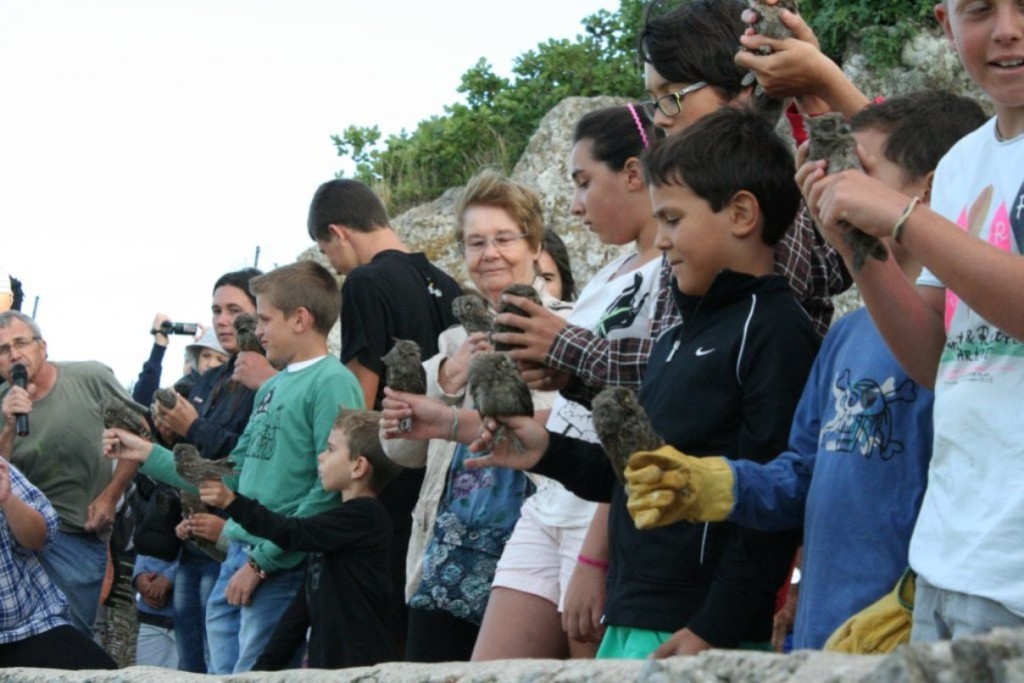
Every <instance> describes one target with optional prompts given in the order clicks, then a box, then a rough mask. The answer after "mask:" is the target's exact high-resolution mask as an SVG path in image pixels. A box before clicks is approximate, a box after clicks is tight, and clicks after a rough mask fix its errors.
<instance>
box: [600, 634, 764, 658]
mask: <svg viewBox="0 0 1024 683" xmlns="http://www.w3.org/2000/svg"><path fill="white" fill-rule="evenodd" d="M672 635H673V634H671V633H668V632H666V631H651V630H649V629H643V628H633V627H631V626H609V627H608V628H606V629H605V632H604V638H602V639H601V647H599V648H598V650H597V659H646V658H647V657H650V656H651V654H652V653H653V652H654V651H655V650H657V649H658V648H659V647H661V645H662V643H664V642H665V641H666V640H668V639H669V638H671V637H672ZM736 649H737V650H756V651H763V652H774V651H775V650H774V649H773V648H772V644H771V643H747V642H745V643H740V644H739V645H738V646H737V647H736Z"/></svg>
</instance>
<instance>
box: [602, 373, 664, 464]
mask: <svg viewBox="0 0 1024 683" xmlns="http://www.w3.org/2000/svg"><path fill="white" fill-rule="evenodd" d="M591 407H592V414H593V417H594V431H596V432H597V437H598V438H599V439H600V440H601V445H602V446H603V447H604V452H605V453H607V454H608V459H609V460H610V461H611V463H612V469H613V470H615V475H616V476H617V477H618V478H619V481H621V482H622V483H623V484H625V483H626V477H625V475H624V474H623V472H625V470H626V464H627V463H628V462H629V456H630V455H631V454H633V453H636V452H637V451H653V450H655V449H658V448H661V447H662V446H664V445H665V442H664V441H663V440H662V439H661V437H659V436H658V435H657V434H655V433H654V428H653V427H651V421H650V420H649V419H648V417H647V413H646V412H645V411H644V409H643V406H641V405H640V403H638V402H637V400H636V395H635V394H634V393H633V391H632V390H630V389H627V388H625V387H608V388H606V389H603V390H602V391H601V393H599V394H598V395H597V396H595V397H594V401H593V403H592V404H591Z"/></svg>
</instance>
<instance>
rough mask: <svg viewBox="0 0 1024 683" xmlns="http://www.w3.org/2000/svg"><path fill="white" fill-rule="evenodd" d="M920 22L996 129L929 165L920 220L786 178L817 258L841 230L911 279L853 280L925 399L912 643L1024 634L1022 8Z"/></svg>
mask: <svg viewBox="0 0 1024 683" xmlns="http://www.w3.org/2000/svg"><path fill="white" fill-rule="evenodd" d="M935 15H936V18H937V19H938V20H939V23H940V24H941V25H942V27H943V29H944V30H945V32H946V35H947V37H948V38H949V39H950V41H951V42H952V43H953V45H954V46H955V48H956V51H957V53H958V55H959V57H960V60H961V62H962V63H963V65H964V68H965V69H966V70H967V72H968V74H970V76H971V78H972V79H973V80H974V82H975V83H977V84H978V86H979V87H981V89H982V90H984V91H985V93H986V94H987V95H988V96H989V97H990V98H991V99H992V101H993V102H994V104H995V107H996V116H995V118H993V119H992V120H991V121H989V122H988V123H987V124H985V125H984V126H982V127H981V128H980V129H978V130H977V131H976V132H975V133H973V134H971V135H969V136H967V137H966V138H964V139H963V140H962V141H961V142H960V143H959V144H957V145H956V146H955V147H954V148H953V149H952V150H951V151H950V152H949V154H947V155H946V157H945V158H944V159H943V160H942V162H941V163H940V164H939V167H938V170H937V172H936V175H935V183H934V188H933V192H932V201H931V206H930V207H927V206H924V205H922V204H921V203H920V200H919V198H917V197H913V198H911V197H907V196H904V195H902V194H900V193H899V192H896V191H894V190H891V189H889V188H887V187H885V186H884V185H882V184H881V183H879V182H877V181H874V180H872V179H870V178H868V177H867V176H866V175H864V174H862V173H858V172H852V171H847V172H845V173H840V174H837V175H832V176H826V175H825V169H824V168H823V163H822V162H812V163H807V164H804V166H802V167H801V169H800V170H799V172H798V174H797V179H798V182H800V183H801V185H802V187H803V190H804V196H805V197H806V198H807V202H808V205H809V206H810V208H811V209H812V211H814V212H815V214H816V216H817V218H818V222H819V225H821V226H822V227H823V228H824V229H825V231H826V233H827V234H828V236H829V239H830V241H832V243H833V244H836V245H842V243H843V240H842V233H843V232H844V231H845V230H849V229H851V228H852V227H856V228H858V229H860V230H862V231H864V232H866V233H869V234H872V235H875V236H877V237H890V236H891V237H892V238H893V239H894V240H895V241H896V242H898V243H900V244H901V245H902V246H904V247H905V248H906V249H907V250H908V251H909V252H910V253H911V254H912V255H913V256H914V257H915V258H916V259H917V260H919V261H920V262H921V263H922V264H923V265H924V267H925V271H924V273H923V274H922V276H921V277H920V279H919V280H918V283H917V285H918V286H917V291H916V292H915V290H914V288H913V286H912V285H911V284H910V283H908V282H906V281H905V280H904V279H903V278H901V277H900V275H899V270H898V268H897V267H896V265H895V264H894V263H893V262H892V260H889V261H888V262H885V263H882V262H878V261H869V263H868V264H867V265H865V266H864V268H863V270H861V271H860V272H859V273H855V274H854V275H855V279H856V282H857V285H858V286H859V288H860V291H861V293H862V294H863V296H864V300H865V302H866V303H867V305H868V308H869V309H870V311H871V314H872V317H873V318H874V320H875V321H876V323H877V324H878V327H879V329H880V330H881V332H882V334H883V336H884V338H885V340H886V343H887V344H888V345H889V346H890V347H891V348H892V351H893V353H894V354H895V355H896V357H897V358H898V359H899V360H900V363H901V364H902V365H903V366H904V368H905V369H906V370H907V372H908V373H909V374H910V375H911V376H912V377H913V378H914V379H915V380H917V381H918V382H919V383H921V384H923V385H925V386H933V385H934V388H935V413H934V417H935V441H934V453H933V458H932V463H931V467H930V469H929V475H928V489H927V492H926V494H925V498H924V502H923V504H922V508H921V514H920V517H919V518H918V522H917V525H916V527H915V529H914V534H913V538H912V540H911V545H910V564H911V566H912V567H913V568H914V569H915V570H916V571H917V572H918V575H919V579H918V585H917V598H916V601H915V606H914V626H913V634H912V638H913V640H916V641H930V640H938V639H948V638H960V637H963V636H966V635H970V634H973V633H979V632H984V631H987V630H989V629H991V628H994V627H996V626H1021V625H1024V583H1022V582H1021V581H1020V575H1021V571H1022V570H1024V493H1022V492H1024V445H1022V443H1024V442H1022V439H1021V436H1022V428H1021V426H1020V425H1021V423H1020V408H1019V406H1020V397H1021V396H1022V394H1024V345H1022V343H1021V341H1019V340H1021V339H1024V308H1022V307H1021V305H1020V302H1021V300H1022V295H1024V259H1022V258H1021V252H1022V249H1024V165H1022V164H1021V159H1022V158H1024V156H1022V155H1024V8H1022V7H1021V4H1020V3H1019V2H1018V1H1017V0H987V1H986V2H967V1H965V0H944V1H943V2H941V3H940V4H939V5H937V6H936V8H935ZM840 249H842V247H840Z"/></svg>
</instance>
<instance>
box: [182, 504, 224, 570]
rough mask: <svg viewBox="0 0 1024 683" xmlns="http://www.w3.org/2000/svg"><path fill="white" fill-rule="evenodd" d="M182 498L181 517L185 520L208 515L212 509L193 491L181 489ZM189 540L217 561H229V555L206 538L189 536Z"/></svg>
mask: <svg viewBox="0 0 1024 683" xmlns="http://www.w3.org/2000/svg"><path fill="white" fill-rule="evenodd" d="M178 492H179V494H180V497H181V515H182V517H184V518H186V519H187V518H188V517H191V516H192V515H201V514H208V513H209V512H210V508H209V507H208V506H207V505H206V503H204V502H203V501H202V500H200V498H199V496H198V495H197V494H195V493H193V492H192V491H184V490H181V489H179V491H178ZM188 540H190V541H192V543H194V544H195V545H196V547H197V548H199V549H200V550H202V551H203V552H204V553H206V554H207V555H209V556H210V557H212V558H213V559H215V560H217V561H218V562H223V561H224V560H226V559H227V553H225V552H224V551H223V550H220V549H219V548H217V544H216V543H213V542H212V541H208V540H206V539H205V538H200V537H199V536H193V535H191V534H190V535H189V538H188Z"/></svg>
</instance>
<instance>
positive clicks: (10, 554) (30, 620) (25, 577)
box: [0, 465, 69, 644]
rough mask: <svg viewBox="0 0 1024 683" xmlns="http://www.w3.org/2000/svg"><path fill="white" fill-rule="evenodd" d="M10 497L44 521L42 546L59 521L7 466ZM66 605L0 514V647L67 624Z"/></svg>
mask: <svg viewBox="0 0 1024 683" xmlns="http://www.w3.org/2000/svg"><path fill="white" fill-rule="evenodd" d="M10 473H11V495H12V496H17V497H18V498H20V499H21V500H22V501H24V502H25V503H27V504H28V505H29V506H30V507H33V508H35V509H36V510H38V511H39V512H40V513H41V514H42V515H43V518H44V519H45V520H46V542H47V543H49V542H51V541H52V540H53V539H54V537H55V536H56V535H57V527H58V525H59V524H60V521H59V520H58V519H57V513H56V512H55V511H54V509H53V506H52V505H50V501H48V500H47V499H46V496H44V495H43V494H42V492H41V491H40V490H39V489H37V488H36V487H35V486H33V485H32V484H30V483H29V482H28V480H27V479H25V476H24V475H23V474H22V473H21V472H19V471H18V470H17V468H15V467H14V465H10ZM67 611H68V602H67V600H66V599H65V598H64V595H63V594H62V593H61V592H60V590H58V589H57V587H56V586H54V585H53V583H51V582H50V579H49V577H48V576H47V575H46V572H45V571H44V570H43V567H42V566H41V565H40V564H39V560H37V559H36V555H35V553H34V552H32V551H30V550H26V549H25V548H23V547H22V546H21V545H20V544H19V543H18V542H17V541H16V540H15V539H14V535H13V534H12V533H11V528H10V526H9V525H8V523H7V517H6V515H4V514H3V513H2V512H0V644H3V643H14V642H17V641H19V640H24V639H25V638H28V637H30V636H35V635H38V634H40V633H45V632H46V631H49V630H51V629H54V628H56V627H58V626H63V625H65V624H67V623H69V622H68V620H67Z"/></svg>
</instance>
